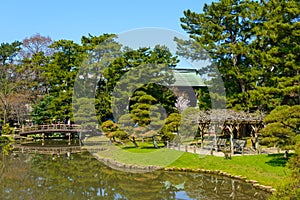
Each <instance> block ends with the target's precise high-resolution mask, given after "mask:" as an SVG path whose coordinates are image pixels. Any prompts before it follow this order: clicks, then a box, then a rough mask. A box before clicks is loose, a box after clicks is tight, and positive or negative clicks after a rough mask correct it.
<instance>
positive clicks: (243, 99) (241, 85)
mask: <svg viewBox="0 0 300 200" xmlns="http://www.w3.org/2000/svg"><path fill="white" fill-rule="evenodd" d="M299 7H300V6H299V2H298V1H295V0H289V1H282V0H280V1H266V2H265V1H260V2H255V1H248V0H231V1H225V0H221V1H219V2H213V3H212V4H211V5H207V4H205V6H204V8H203V13H196V12H193V11H191V10H186V11H184V17H183V18H181V19H180V20H181V22H182V28H183V29H184V30H185V31H186V32H187V33H188V34H189V35H190V38H191V39H190V40H189V41H183V40H180V39H178V38H177V39H176V41H177V43H178V47H179V50H178V53H179V55H181V56H184V57H187V58H191V59H192V60H201V59H206V58H207V56H209V57H210V60H211V62H212V65H209V66H207V67H204V68H201V69H199V73H201V74H202V73H203V74H205V75H207V76H208V77H211V79H209V81H208V83H210V84H209V85H212V83H216V82H218V81H215V79H216V77H217V76H218V74H217V73H216V71H215V70H214V67H217V69H218V72H219V73H220V76H221V78H222V79H223V82H224V84H225V88H226V97H227V106H228V107H230V108H236V109H243V110H251V111H252V110H257V109H259V110H264V111H270V110H272V109H274V107H275V106H278V105H282V104H289V105H295V104H298V103H299V102H298V101H299V84H298V80H299V72H298V71H299V69H298V68H299V59H298V58H297V57H298V56H297V54H298V52H299V31H298V29H299V19H300V18H299ZM218 87H220V86H218Z"/></svg>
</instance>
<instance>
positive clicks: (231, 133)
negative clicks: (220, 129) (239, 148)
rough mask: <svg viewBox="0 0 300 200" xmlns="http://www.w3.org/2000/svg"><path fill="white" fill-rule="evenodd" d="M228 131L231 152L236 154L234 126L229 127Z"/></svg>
mask: <svg viewBox="0 0 300 200" xmlns="http://www.w3.org/2000/svg"><path fill="white" fill-rule="evenodd" d="M227 127H228V130H229V132H230V152H231V154H232V155H233V154H234V144H233V131H234V124H229V125H227Z"/></svg>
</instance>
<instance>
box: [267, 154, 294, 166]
mask: <svg viewBox="0 0 300 200" xmlns="http://www.w3.org/2000/svg"><path fill="white" fill-rule="evenodd" d="M268 157H270V158H271V160H270V161H268V162H266V163H267V164H268V165H271V166H274V167H285V166H286V164H287V162H288V161H289V159H290V158H291V157H292V154H289V156H288V158H287V159H286V158H284V156H283V154H269V155H268Z"/></svg>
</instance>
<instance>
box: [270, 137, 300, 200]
mask: <svg viewBox="0 0 300 200" xmlns="http://www.w3.org/2000/svg"><path fill="white" fill-rule="evenodd" d="M288 167H289V168H290V169H291V170H292V173H291V175H290V176H289V177H287V178H286V180H285V182H284V183H283V184H282V185H281V187H279V188H278V190H277V191H276V193H275V194H274V197H273V199H286V200H288V199H298V198H300V137H298V140H297V143H296V145H295V154H294V155H293V156H292V157H291V158H290V160H289V161H288Z"/></svg>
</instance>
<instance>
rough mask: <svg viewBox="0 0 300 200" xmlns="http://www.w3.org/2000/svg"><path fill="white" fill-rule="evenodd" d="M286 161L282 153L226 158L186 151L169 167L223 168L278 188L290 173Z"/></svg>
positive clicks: (225, 170) (228, 171)
mask: <svg viewBox="0 0 300 200" xmlns="http://www.w3.org/2000/svg"><path fill="white" fill-rule="evenodd" d="M286 161H287V160H285V159H284V158H283V155H282V154H273V155H251V156H233V157H232V159H230V160H226V159H224V158H223V157H216V156H205V157H200V156H199V155H196V154H191V153H184V154H183V155H182V156H181V157H180V158H179V159H178V160H176V161H175V162H173V163H172V164H170V165H169V167H178V168H192V169H194V168H200V169H208V170H221V171H223V172H227V173H229V174H232V175H241V176H245V177H247V179H248V180H256V181H258V182H259V183H260V184H263V185H270V186H273V187H274V188H276V187H278V186H279V185H280V184H281V183H282V181H283V179H284V177H285V176H286V175H287V174H289V173H290V170H289V169H288V168H286V167H285V163H286Z"/></svg>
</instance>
